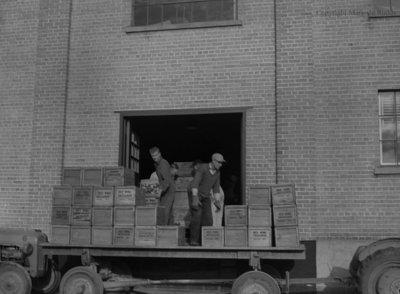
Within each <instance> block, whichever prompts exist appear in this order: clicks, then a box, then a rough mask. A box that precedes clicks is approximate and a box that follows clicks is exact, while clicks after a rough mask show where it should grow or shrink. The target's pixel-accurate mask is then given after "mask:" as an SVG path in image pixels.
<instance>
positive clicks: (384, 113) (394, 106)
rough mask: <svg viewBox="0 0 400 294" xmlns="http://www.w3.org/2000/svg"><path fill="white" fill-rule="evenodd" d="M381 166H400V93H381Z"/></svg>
mask: <svg viewBox="0 0 400 294" xmlns="http://www.w3.org/2000/svg"><path fill="white" fill-rule="evenodd" d="M379 126H380V127H379V129H380V145H381V164H382V165H399V164H400V91H380V92H379Z"/></svg>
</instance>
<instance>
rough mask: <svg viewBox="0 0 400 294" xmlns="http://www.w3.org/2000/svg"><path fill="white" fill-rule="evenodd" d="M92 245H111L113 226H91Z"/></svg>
mask: <svg viewBox="0 0 400 294" xmlns="http://www.w3.org/2000/svg"><path fill="white" fill-rule="evenodd" d="M91 244H92V245H112V244H113V228H112V227H102V226H93V227H92V241H91Z"/></svg>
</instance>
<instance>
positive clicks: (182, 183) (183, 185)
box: [175, 177, 193, 192]
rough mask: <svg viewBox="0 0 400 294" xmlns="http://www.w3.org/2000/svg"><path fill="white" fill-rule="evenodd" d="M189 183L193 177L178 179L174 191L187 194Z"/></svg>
mask: <svg viewBox="0 0 400 294" xmlns="http://www.w3.org/2000/svg"><path fill="white" fill-rule="evenodd" d="M191 181H193V177H178V178H177V179H176V181H175V191H182V192H183V191H185V192H187V190H188V188H189V184H190V182H191Z"/></svg>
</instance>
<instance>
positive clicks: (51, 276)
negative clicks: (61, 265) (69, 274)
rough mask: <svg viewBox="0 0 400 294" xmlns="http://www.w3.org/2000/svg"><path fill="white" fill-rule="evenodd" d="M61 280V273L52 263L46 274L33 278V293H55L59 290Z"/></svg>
mask: <svg viewBox="0 0 400 294" xmlns="http://www.w3.org/2000/svg"><path fill="white" fill-rule="evenodd" d="M60 281H61V273H60V272H59V271H58V270H56V269H55V268H54V265H50V266H49V269H48V270H47V272H46V275H45V276H43V277H41V278H34V279H32V293H33V294H54V293H56V292H57V290H58V286H59V285H60Z"/></svg>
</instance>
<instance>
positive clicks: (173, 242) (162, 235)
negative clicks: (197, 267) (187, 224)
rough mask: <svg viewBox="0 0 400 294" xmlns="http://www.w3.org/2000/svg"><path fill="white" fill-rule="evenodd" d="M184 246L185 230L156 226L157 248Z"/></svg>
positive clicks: (175, 227) (182, 228)
mask: <svg viewBox="0 0 400 294" xmlns="http://www.w3.org/2000/svg"><path fill="white" fill-rule="evenodd" d="M184 244H185V228H184V227H180V226H157V247H176V246H183V245H184Z"/></svg>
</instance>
